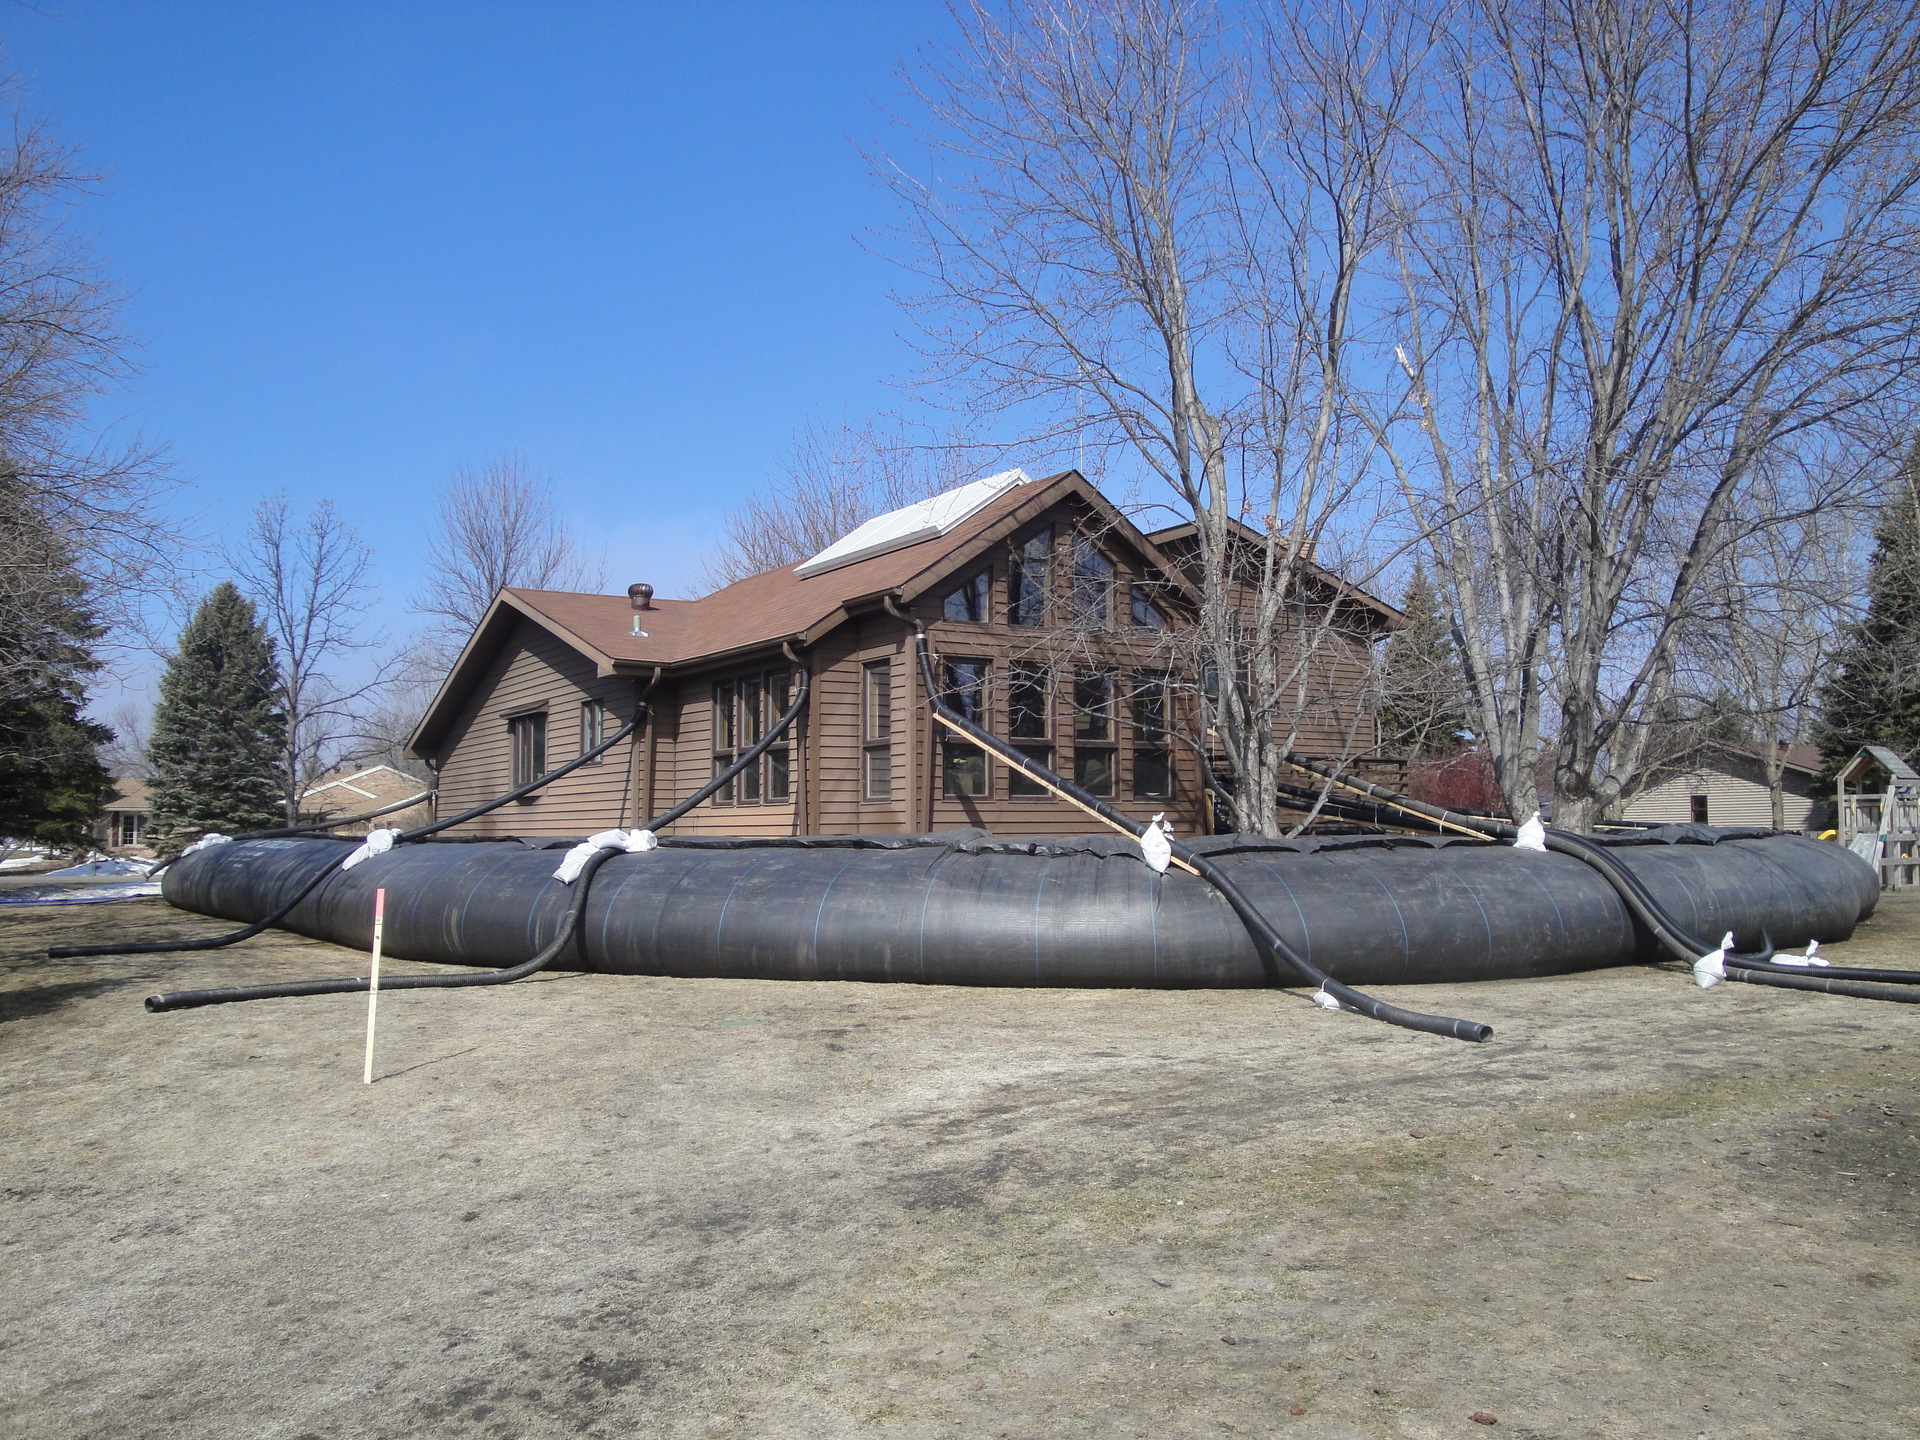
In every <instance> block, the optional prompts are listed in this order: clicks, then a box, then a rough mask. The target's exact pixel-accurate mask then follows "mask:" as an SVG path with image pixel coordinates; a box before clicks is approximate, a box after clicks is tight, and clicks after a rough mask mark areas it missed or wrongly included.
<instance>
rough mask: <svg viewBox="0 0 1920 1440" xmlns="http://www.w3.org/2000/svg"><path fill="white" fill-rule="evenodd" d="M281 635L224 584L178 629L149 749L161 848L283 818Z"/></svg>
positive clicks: (265, 826) (157, 840)
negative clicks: (277, 646)
mask: <svg viewBox="0 0 1920 1440" xmlns="http://www.w3.org/2000/svg"><path fill="white" fill-rule="evenodd" d="M279 696H280V667H279V665H278V663H277V662H276V660H275V657H274V646H273V639H272V637H271V636H269V635H268V634H267V632H266V629H265V627H263V626H262V625H261V624H260V622H259V620H258V619H257V618H256V617H255V615H254V610H253V603H252V602H251V601H250V600H248V599H247V598H246V597H245V596H244V595H242V594H241V593H240V592H239V591H238V590H237V589H235V588H234V586H233V584H232V582H231V581H222V582H221V583H220V584H219V585H217V586H215V587H214V590H213V593H212V594H210V595H208V596H207V598H206V599H205V600H203V601H201V603H200V608H199V609H198V610H197V611H195V612H194V616H193V620H192V622H191V623H190V624H188V626H187V628H186V629H185V630H183V631H181V632H180V643H179V645H178V646H177V647H176V648H175V650H174V654H173V658H172V660H170V661H169V662H168V664H167V673H166V674H165V675H164V676H163V677H162V678H161V681H160V703H159V704H158V705H157V706H156V707H155V708H154V712H153V739H152V741H151V743H150V744H149V745H148V747H147V754H148V758H149V759H150V760H151V761H152V764H153V771H154V786H153V823H154V828H155V830H156V832H158V833H157V835H156V838H155V848H156V849H159V850H161V851H162V852H163V853H169V854H170V853H172V852H173V851H176V850H178V849H179V848H180V847H181V846H183V845H185V844H187V843H188V842H190V841H192V840H195V839H197V838H199V837H200V836H202V835H205V834H207V833H209V832H219V833H221V834H226V835H231V834H234V833H235V832H237V831H242V830H264V829H270V828H272V827H273V826H276V825H279V824H280V823H282V821H283V819H284V817H283V815H282V812H281V795H282V790H283V787H284V780H285V777H284V776H283V774H282V769H283V767H284V765H285V760H284V756H285V753H286V738H287V737H286V716H285V715H284V714H283V713H282V712H281V709H280V704H279Z"/></svg>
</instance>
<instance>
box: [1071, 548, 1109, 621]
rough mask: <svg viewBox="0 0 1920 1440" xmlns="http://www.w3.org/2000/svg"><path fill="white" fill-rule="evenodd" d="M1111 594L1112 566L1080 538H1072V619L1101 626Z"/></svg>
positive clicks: (1098, 550)
mask: <svg viewBox="0 0 1920 1440" xmlns="http://www.w3.org/2000/svg"><path fill="white" fill-rule="evenodd" d="M1112 590H1113V562H1112V561H1111V560H1109V559H1108V558H1107V557H1106V556H1105V555H1102V554H1101V553H1100V547H1099V546H1097V545H1095V544H1094V543H1093V541H1091V540H1089V539H1088V538H1087V537H1086V536H1084V535H1076V536H1074V537H1073V618H1074V619H1075V620H1076V621H1077V622H1079V623H1080V624H1082V625H1104V624H1106V623H1107V609H1108V605H1109V603H1110V597H1111V592H1112Z"/></svg>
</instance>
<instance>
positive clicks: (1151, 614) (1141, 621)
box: [1127, 585, 1167, 630]
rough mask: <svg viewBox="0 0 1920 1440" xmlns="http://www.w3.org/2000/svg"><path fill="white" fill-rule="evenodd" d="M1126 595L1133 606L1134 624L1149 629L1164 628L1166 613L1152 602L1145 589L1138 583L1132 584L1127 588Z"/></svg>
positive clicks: (1165, 625)
mask: <svg viewBox="0 0 1920 1440" xmlns="http://www.w3.org/2000/svg"><path fill="white" fill-rule="evenodd" d="M1127 595H1128V597H1129V600H1130V602H1131V604H1132V607H1133V623H1134V624H1136V625H1141V626H1144V627H1145V628H1147V629H1149V630H1164V629H1166V628H1167V617H1166V614H1165V613H1164V612H1163V611H1162V610H1161V609H1160V607H1159V606H1158V605H1156V604H1154V603H1153V600H1152V598H1151V597H1150V596H1149V595H1148V594H1147V592H1146V591H1145V590H1143V589H1141V588H1140V587H1139V586H1138V585H1134V586H1131V587H1130V588H1129V589H1128V591H1127Z"/></svg>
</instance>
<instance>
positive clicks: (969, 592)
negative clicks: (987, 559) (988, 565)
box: [945, 570, 993, 621]
mask: <svg viewBox="0 0 1920 1440" xmlns="http://www.w3.org/2000/svg"><path fill="white" fill-rule="evenodd" d="M992 589H993V571H991V570H982V571H981V572H980V573H979V574H978V575H976V576H974V577H973V578H972V579H971V580H969V581H967V583H966V584H964V585H962V586H961V587H960V588H959V589H958V590H955V591H954V592H953V593H952V594H950V595H948V596H947V605H946V610H945V615H946V618H947V619H949V620H973V621H981V620H985V619H986V618H987V604H988V601H987V596H988V594H989V592H991V591H992Z"/></svg>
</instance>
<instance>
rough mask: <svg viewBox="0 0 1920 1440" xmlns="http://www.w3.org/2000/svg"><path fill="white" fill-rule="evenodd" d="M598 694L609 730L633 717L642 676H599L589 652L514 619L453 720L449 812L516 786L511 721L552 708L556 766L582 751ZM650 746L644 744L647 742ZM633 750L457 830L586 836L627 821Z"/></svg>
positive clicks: (446, 763)
mask: <svg viewBox="0 0 1920 1440" xmlns="http://www.w3.org/2000/svg"><path fill="white" fill-rule="evenodd" d="M587 699H596V700H599V701H600V702H601V703H602V704H604V705H605V706H606V707H607V711H608V719H607V726H608V733H609V734H611V733H613V731H615V730H618V729H619V728H620V727H621V726H622V725H625V724H626V723H627V722H628V721H629V720H631V719H632V718H633V711H634V702H635V686H634V681H633V680H631V679H629V678H627V677H625V676H612V677H608V678H604V679H603V678H601V677H600V676H598V675H597V674H596V673H595V670H594V667H593V665H592V663H591V662H590V661H588V660H587V659H586V658H585V657H584V656H582V655H580V654H579V653H578V652H577V651H575V650H574V649H572V648H571V647H570V646H568V645H566V644H564V643H563V642H562V641H561V640H560V639H559V638H558V637H556V636H554V635H553V634H552V633H550V632H549V631H547V630H546V629H544V628H543V627H541V626H539V625H535V624H533V623H532V622H531V621H528V620H524V619H523V620H520V621H519V622H518V623H517V624H516V625H515V627H514V629H513V631H512V633H511V635H510V636H509V638H508V639H507V641H506V643H505V644H503V645H502V646H501V649H500V653H499V654H498V655H497V656H495V657H494V660H493V662H492V664H491V665H489V666H488V668H487V670H486V672H485V674H484V676H483V678H482V679H481V681H480V683H479V684H478V685H477V686H476V687H475V689H474V692H473V694H472V695H471V696H469V697H468V699H467V702H466V704H465V705H464V706H463V707H462V708H461V710H460V713H459V716H458V718H457V720H456V721H455V722H454V724H453V725H452V726H451V727H450V728H449V730H448V733H447V736H446V739H445V740H444V741H443V742H442V744H441V746H440V748H439V753H440V755H441V756H442V757H444V758H443V759H442V762H441V766H440V772H439V783H440V791H439V799H438V802H437V805H436V809H437V811H438V813H439V814H441V815H453V814H457V813H458V812H460V811H462V810H465V809H467V808H469V807H471V806H474V805H478V804H480V803H481V802H483V801H486V800H490V799H492V798H493V797H494V796H496V795H499V794H500V793H501V792H502V791H504V790H507V789H510V788H511V785H512V769H513V760H512V754H511V747H510V745H509V741H508V736H507V722H508V720H509V719H511V718H512V717H514V716H517V715H525V714H529V713H532V712H535V711H544V712H545V714H546V716H547V768H548V769H549V770H556V769H558V768H559V767H560V766H562V765H565V764H566V763H567V762H568V761H570V760H574V759H577V758H578V757H579V755H580V705H581V703H582V702H583V701H584V700H587ZM643 748H644V747H643ZM631 761H632V751H631V747H630V746H629V745H619V746H616V747H615V748H614V749H613V750H611V751H609V752H608V753H607V754H606V755H605V756H604V757H603V758H602V760H601V761H600V762H599V763H598V764H594V765H587V766H583V767H582V768H580V769H579V770H576V771H574V772H573V774H571V775H568V776H565V777H563V778H561V779H559V780H556V781H554V782H553V783H552V784H551V785H548V786H547V787H546V788H545V789H543V790H540V791H537V792H535V793H534V794H533V795H531V796H529V797H528V798H527V799H525V800H518V801H515V802H514V803H513V804H511V805H507V806H504V807H503V808H501V809H499V810H495V811H493V812H492V813H491V814H487V815H483V816H481V817H480V818H479V819H477V820H470V821H468V822H467V823H466V824H464V825H458V826H455V827H454V828H453V829H452V830H451V831H448V832H447V833H448V834H452V835H553V836H558V835H583V834H587V833H590V832H592V831H594V830H604V829H606V828H607V827H608V826H610V825H616V824H620V823H623V822H624V821H625V819H626V813H625V812H626V811H627V802H628V800H629V793H628V792H629V788H630V787H629V782H630V777H631V776H632V771H633V766H632V763H631Z"/></svg>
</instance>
